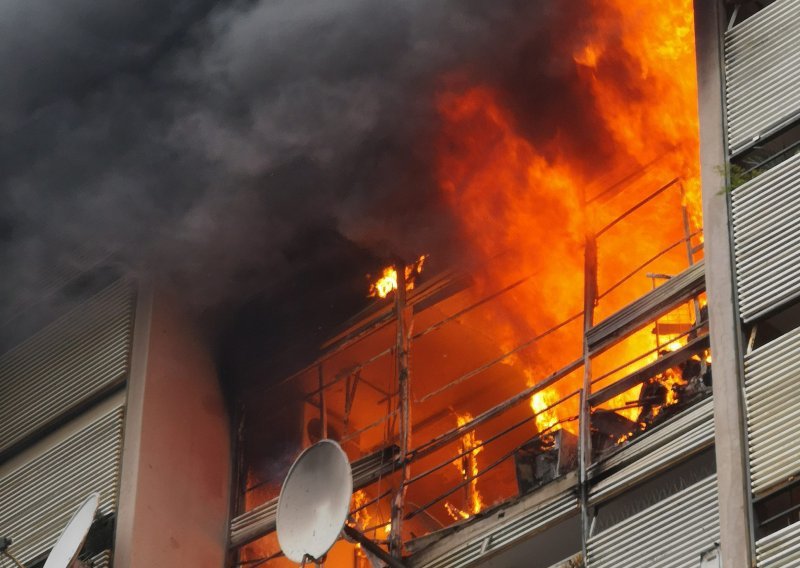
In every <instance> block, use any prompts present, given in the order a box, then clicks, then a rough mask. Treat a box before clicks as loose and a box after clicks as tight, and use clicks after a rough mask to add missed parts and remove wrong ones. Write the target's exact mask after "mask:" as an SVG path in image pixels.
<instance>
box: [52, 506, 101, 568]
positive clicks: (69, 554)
mask: <svg viewBox="0 0 800 568" xmlns="http://www.w3.org/2000/svg"><path fill="white" fill-rule="evenodd" d="M99 506H100V494H99V493H92V494H91V495H89V497H87V498H86V500H85V501H84V502H83V504H82V505H81V506H80V508H79V509H78V510H77V511H76V512H75V514H74V515H72V519H71V520H70V521H69V523H68V524H67V526H66V527H64V531H63V532H62V533H61V536H60V537H58V541H56V544H55V546H54V547H53V549H52V550H51V551H50V554H49V555H48V556H47V561H46V562H45V563H44V568H69V566H70V565H71V564H72V563H73V562H74V561H75V558H76V557H77V556H78V553H79V552H80V551H81V548H83V542H84V541H85V540H86V535H87V534H89V529H90V528H91V527H92V523H93V522H94V516H95V513H97V508H98V507H99Z"/></svg>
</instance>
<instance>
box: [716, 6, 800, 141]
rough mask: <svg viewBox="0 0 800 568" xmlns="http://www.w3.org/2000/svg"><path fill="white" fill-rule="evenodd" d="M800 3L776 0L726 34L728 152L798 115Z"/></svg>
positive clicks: (799, 93)
mask: <svg viewBox="0 0 800 568" xmlns="http://www.w3.org/2000/svg"><path fill="white" fill-rule="evenodd" d="M798 58H800V1H798V0H778V1H777V2H774V3H773V4H771V5H769V6H768V7H766V8H765V9H763V10H761V11H760V12H759V13H758V14H756V15H755V16H753V17H751V18H749V19H747V20H745V21H744V22H743V23H741V24H740V25H738V26H735V27H734V28H733V29H732V30H730V31H729V32H727V33H726V34H725V77H726V102H727V117H728V141H729V144H730V150H731V153H732V154H736V153H737V152H739V151H741V150H744V149H746V148H747V147H748V146H750V145H752V144H753V143H754V142H756V141H758V140H759V139H760V138H762V137H764V136H767V135H769V134H772V133H774V132H776V131H777V130H779V129H780V128H782V127H783V126H785V125H787V124H788V123H790V122H792V121H793V120H794V119H796V118H797V117H798V114H800V67H798V66H797V60H798Z"/></svg>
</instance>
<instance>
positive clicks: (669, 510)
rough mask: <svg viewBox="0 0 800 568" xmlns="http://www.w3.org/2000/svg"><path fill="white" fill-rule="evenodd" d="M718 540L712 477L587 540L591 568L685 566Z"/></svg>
mask: <svg viewBox="0 0 800 568" xmlns="http://www.w3.org/2000/svg"><path fill="white" fill-rule="evenodd" d="M718 540H719V511H718V509H717V482H716V476H715V475H712V476H711V477H707V478H706V479H704V480H702V481H699V482H697V483H695V484H694V485H691V486H689V487H687V488H686V489H683V490H682V491H679V492H678V493H676V494H674V495H671V496H669V497H667V498H666V499H664V500H663V501H660V502H658V503H656V504H654V505H652V506H650V507H648V508H647V509H644V510H643V511H640V512H639V513H636V514H635V515H632V516H630V517H628V518H627V519H625V520H624V521H622V522H620V523H617V524H616V525H614V526H612V527H611V528H609V529H607V530H605V531H603V532H601V533H600V534H598V535H594V536H592V537H591V538H590V539H589V542H588V546H587V550H588V552H587V553H588V563H587V564H588V566H589V568H606V567H607V568H621V567H623V566H625V567H628V566H631V567H633V566H647V567H648V568H686V567H687V566H697V565H698V564H699V563H700V555H701V554H702V553H703V552H704V551H705V550H708V549H709V548H711V546H713V544H714V543H715V542H717V541H718Z"/></svg>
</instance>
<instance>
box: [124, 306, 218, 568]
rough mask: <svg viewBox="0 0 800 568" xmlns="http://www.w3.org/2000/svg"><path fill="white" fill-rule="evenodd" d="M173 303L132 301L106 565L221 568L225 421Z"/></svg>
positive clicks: (210, 375)
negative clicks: (112, 539) (115, 506)
mask: <svg viewBox="0 0 800 568" xmlns="http://www.w3.org/2000/svg"><path fill="white" fill-rule="evenodd" d="M178 305H179V302H175V301H173V299H172V298H170V297H169V296H167V295H165V294H161V295H159V294H155V295H154V294H153V293H152V292H150V291H147V290H143V291H141V293H140V297H139V305H138V309H137V313H136V321H135V333H134V345H133V354H132V362H131V377H130V380H129V385H128V396H127V407H126V418H125V439H124V449H123V459H122V479H121V487H120V497H119V514H118V518H117V527H116V543H115V552H114V566H116V567H117V568H161V567H163V568H167V567H169V568H172V567H174V566H193V567H197V568H206V567H207V568H222V567H223V566H224V563H225V557H226V549H227V540H228V539H227V535H228V514H229V508H230V507H229V505H230V486H231V462H232V460H231V436H230V427H229V419H228V416H227V413H226V407H225V403H224V400H223V396H222V392H221V389H220V384H219V380H218V377H217V374H216V369H215V365H214V362H213V360H212V358H211V355H210V350H209V348H208V346H207V345H206V344H205V342H204V341H203V340H202V339H201V336H200V334H199V333H198V330H197V328H196V327H195V326H193V324H192V322H191V321H190V319H189V318H187V317H186V315H185V314H183V313H182V312H181V310H180V309H179V308H178V307H177V306H178Z"/></svg>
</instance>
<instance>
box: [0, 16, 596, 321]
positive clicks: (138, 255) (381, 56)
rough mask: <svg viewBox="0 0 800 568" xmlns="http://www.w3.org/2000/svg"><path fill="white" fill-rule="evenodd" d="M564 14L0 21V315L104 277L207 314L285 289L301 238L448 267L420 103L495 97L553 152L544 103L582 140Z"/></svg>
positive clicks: (446, 228)
mask: <svg viewBox="0 0 800 568" xmlns="http://www.w3.org/2000/svg"><path fill="white" fill-rule="evenodd" d="M563 4H566V3H560V2H525V1H513V0H511V1H503V2H483V1H479V0H468V1H463V0H442V1H439V2H429V1H425V0H403V1H401V0H390V1H386V2H374V1H372V0H305V1H298V0H260V1H256V0H252V1H213V0H191V1H190V0H181V1H174V2H166V3H165V2H158V1H155V0H147V1H144V2H137V3H130V2H122V1H121V0H109V1H107V2H101V3H97V2H91V1H88V0H65V1H63V2H56V3H53V2H46V1H45V0H10V1H9V2H5V3H4V4H3V7H2V8H0V57H2V60H3V62H4V80H3V84H4V88H3V89H2V90H0V131H1V132H2V139H1V140H0V191H2V203H3V205H2V209H0V262H2V265H3V266H4V268H5V270H4V272H5V278H4V279H3V285H2V290H0V292H2V295H3V298H4V299H5V303H6V305H10V306H12V307H13V306H16V305H19V304H21V303H24V301H25V300H26V299H27V298H29V297H35V296H36V294H37V293H40V288H41V287H42V286H45V285H46V283H47V281H48V279H50V278H53V276H54V275H57V274H59V273H62V272H64V271H69V270H80V269H84V268H88V267H90V266H92V265H94V264H95V263H97V262H100V261H103V260H104V259H107V258H113V259H114V261H115V262H117V263H118V264H121V265H122V266H123V267H125V269H127V270H130V271H133V272H137V273H139V272H142V271H144V272H146V273H151V272H158V273H159V274H162V275H166V276H167V277H168V278H170V279H172V280H174V281H176V282H178V283H181V282H185V283H187V284H191V285H190V286H187V290H189V291H190V292H187V293H189V294H191V296H192V298H191V299H192V301H194V302H197V303H199V304H204V305H213V304H215V303H220V302H226V301H229V300H230V299H231V298H235V297H241V296H242V294H245V295H246V294H247V293H248V291H249V290H252V289H263V288H264V287H265V286H268V284H269V281H271V280H274V279H276V278H277V277H279V276H280V275H286V274H291V271H292V270H293V267H292V262H291V261H290V260H289V259H287V254H286V252H285V251H286V249H287V246H289V244H290V243H291V242H292V241H293V239H296V238H297V237H298V235H299V234H302V233H304V232H306V231H308V230H313V229H315V228H317V227H325V228H327V229H332V230H334V231H335V232H337V233H339V234H340V235H342V236H343V237H344V238H345V239H347V240H350V241H352V242H354V243H357V244H358V246H360V247H364V248H365V249H368V250H372V251H373V252H374V253H375V254H376V255H378V256H380V255H386V254H407V255H409V256H411V255H416V254H419V253H420V252H423V251H424V252H434V254H436V253H438V254H439V255H440V256H442V257H448V256H449V255H453V254H457V252H458V246H457V243H455V244H454V240H453V229H452V227H451V225H452V222H451V220H450V218H449V214H448V212H447V211H446V208H445V207H444V206H443V205H442V203H441V201H440V197H439V195H438V190H437V187H436V184H435V179H434V177H435V176H434V175H433V174H432V171H433V166H432V161H433V159H434V157H435V156H434V150H433V145H434V140H435V138H436V135H437V115H436V112H435V105H436V93H437V92H438V91H439V90H441V89H442V88H445V87H446V88H453V87H454V86H456V87H457V86H458V85H459V84H463V85H471V84H475V83H489V84H496V85H497V86H498V87H502V88H503V89H505V90H506V91H507V92H508V93H509V104H510V105H511V106H512V107H519V108H520V109H523V111H524V112H523V114H524V113H530V109H531V104H533V105H535V106H536V107H537V110H538V111H541V115H542V116H544V117H547V119H546V120H545V121H543V122H540V123H539V124H538V126H537V125H530V124H529V125H528V126H530V128H529V131H530V132H531V136H533V137H538V138H544V139H546V138H554V137H556V136H557V135H558V133H557V130H558V128H561V127H560V126H559V125H557V124H555V123H553V121H552V116H553V115H552V113H549V112H548V111H547V106H548V105H551V106H552V104H555V105H556V107H554V108H555V109H556V110H559V111H560V110H563V109H565V108H568V109H570V111H571V112H570V113H568V114H569V118H570V120H571V121H572V122H574V123H577V124H578V126H579V127H581V128H586V127H587V125H588V126H591V121H590V120H588V119H587V120H588V121H581V113H582V111H581V108H582V106H583V105H584V104H585V101H582V100H579V99H580V97H581V94H580V93H575V92H571V91H570V90H569V89H568V88H566V87H565V85H568V84H569V79H570V77H569V73H572V72H574V71H573V69H574V68H573V66H568V65H564V66H563V67H560V66H559V65H560V64H559V63H558V61H560V59H559V58H558V57H556V56H553V57H551V56H550V55H548V53H549V52H548V50H549V49H550V47H551V46H552V45H554V44H555V43H558V42H560V44H561V45H562V49H566V52H568V51H569V49H570V48H569V42H570V36H571V35H580V27H577V28H575V29H574V30H573V31H572V32H570V34H566V35H564V34H561V35H559V33H560V32H559V31H558V30H563V29H566V28H567V27H569V25H571V24H570V22H571V21H574V19H573V18H574V17H575V14H576V10H577V8H578V6H577V5H576V4H584V3H583V2H581V3H569V4H570V5H571V6H570V7H566V6H564V5H563ZM583 9H588V8H586V7H585V6H584V7H583ZM577 11H578V12H579V11H580V10H577ZM556 24H557V26H558V27H557V29H554V25H556ZM557 36H558V37H557ZM565 42H566V43H565ZM566 52H565V53H566ZM556 89H561V90H560V91H557V90H556ZM571 102H573V103H574V104H571ZM582 140H583V143H586V140H587V139H586V138H585V137H584V138H583V139H582Z"/></svg>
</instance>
